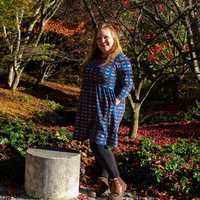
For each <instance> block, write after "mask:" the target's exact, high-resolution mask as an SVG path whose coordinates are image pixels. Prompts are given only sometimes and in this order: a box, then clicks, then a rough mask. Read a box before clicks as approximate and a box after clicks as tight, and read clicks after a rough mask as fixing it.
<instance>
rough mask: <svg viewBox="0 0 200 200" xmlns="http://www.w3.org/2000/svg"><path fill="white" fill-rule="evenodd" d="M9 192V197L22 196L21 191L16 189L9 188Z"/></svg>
mask: <svg viewBox="0 0 200 200" xmlns="http://www.w3.org/2000/svg"><path fill="white" fill-rule="evenodd" d="M7 192H8V194H9V195H12V196H19V195H20V191H19V190H18V189H14V188H8V189H7Z"/></svg>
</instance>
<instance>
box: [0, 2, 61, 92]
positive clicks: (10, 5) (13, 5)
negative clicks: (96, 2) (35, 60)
mask: <svg viewBox="0 0 200 200" xmlns="http://www.w3.org/2000/svg"><path fill="white" fill-rule="evenodd" d="M61 3H62V0H28V1H24V0H9V1H7V0H2V1H1V15H0V22H1V28H0V31H1V32H2V33H3V34H4V37H3V39H4V40H5V42H6V44H7V47H8V49H9V55H8V56H7V59H8V60H9V62H10V65H9V66H8V82H7V87H8V88H10V89H13V90H15V89H16V88H17V86H18V83H19V81H20V77H21V74H22V72H23V70H24V68H25V67H26V65H27V63H28V62H29V61H30V59H31V58H32V56H33V54H32V53H33V52H34V49H35V48H36V47H37V46H38V43H39V40H40V38H41V36H42V33H43V31H44V27H45V24H46V23H47V22H48V21H49V20H50V19H51V17H52V16H53V15H54V14H55V12H56V11H57V9H58V8H59V6H60V4H61ZM37 28H38V31H35V30H37ZM32 50H33V51H32Z"/></svg>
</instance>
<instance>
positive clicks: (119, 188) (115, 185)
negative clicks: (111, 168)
mask: <svg viewBox="0 0 200 200" xmlns="http://www.w3.org/2000/svg"><path fill="white" fill-rule="evenodd" d="M111 181H112V190H111V193H110V196H109V200H119V199H121V198H122V197H123V195H124V191H125V190H126V186H127V185H126V183H125V182H124V181H123V180H122V179H121V178H120V177H119V178H115V179H112V180H111Z"/></svg>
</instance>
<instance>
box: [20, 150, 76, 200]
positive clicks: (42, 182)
mask: <svg viewBox="0 0 200 200" xmlns="http://www.w3.org/2000/svg"><path fill="white" fill-rule="evenodd" d="M79 175H80V154H79V153H78V152H76V151H73V150H69V149H63V148H54V147H37V148H30V149H28V150H27V152H26V166H25V185H24V186H25V192H26V194H27V195H28V196H30V197H32V198H37V199H44V200H45V199H52V200H64V199H71V198H75V197H78V195H79Z"/></svg>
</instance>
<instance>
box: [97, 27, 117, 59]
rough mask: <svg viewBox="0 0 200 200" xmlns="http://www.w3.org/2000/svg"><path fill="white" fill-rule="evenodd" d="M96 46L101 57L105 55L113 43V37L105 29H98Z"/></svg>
mask: <svg viewBox="0 0 200 200" xmlns="http://www.w3.org/2000/svg"><path fill="white" fill-rule="evenodd" d="M96 42H97V46H98V47H99V49H100V50H101V52H102V55H101V56H102V57H107V56H108V54H109V52H110V50H111V49H112V46H113V44H114V38H113V36H112V35H111V33H110V31H109V30H107V29H105V28H104V29H100V30H99V32H98V33H97V41H96Z"/></svg>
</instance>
